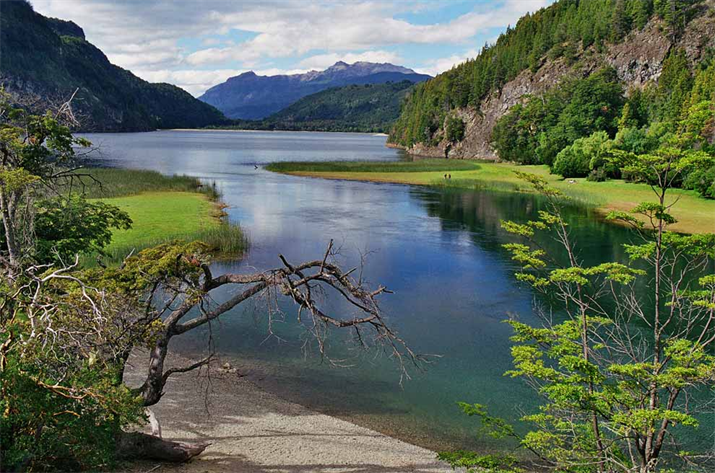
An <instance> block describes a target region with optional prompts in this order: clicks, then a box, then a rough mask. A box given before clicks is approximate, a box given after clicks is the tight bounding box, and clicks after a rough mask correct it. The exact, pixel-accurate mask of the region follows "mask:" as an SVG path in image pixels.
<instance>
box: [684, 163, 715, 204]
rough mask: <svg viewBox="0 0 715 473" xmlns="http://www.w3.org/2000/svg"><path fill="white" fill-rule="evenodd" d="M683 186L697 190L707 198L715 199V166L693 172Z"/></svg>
mask: <svg viewBox="0 0 715 473" xmlns="http://www.w3.org/2000/svg"><path fill="white" fill-rule="evenodd" d="M683 187H685V188H686V189H693V190H695V191H697V192H698V193H699V194H700V195H701V196H703V197H705V198H706V199H715V166H712V167H710V168H709V169H706V170H697V171H693V172H691V173H690V174H689V175H688V177H687V178H686V179H685V182H684V183H683Z"/></svg>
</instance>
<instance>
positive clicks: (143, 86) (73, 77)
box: [0, 0, 225, 131]
mask: <svg viewBox="0 0 715 473" xmlns="http://www.w3.org/2000/svg"><path fill="white" fill-rule="evenodd" d="M0 45H2V54H1V55H0V85H2V86H4V87H5V89H6V91H8V92H9V93H10V94H11V95H13V96H14V98H15V99H16V100H18V101H20V102H22V103H30V104H35V107H36V108H37V109H41V108H43V107H46V106H47V105H49V104H52V103H57V102H61V101H64V100H66V99H67V98H69V97H70V96H71V95H72V93H73V92H74V91H75V90H76V89H79V90H78V92H77V95H76V97H75V99H74V101H73V108H74V110H75V113H76V115H77V116H78V118H79V119H80V122H81V124H82V129H83V130H84V131H148V130H155V129H157V128H184V127H185V128H195V127H203V126H207V125H215V124H220V123H223V122H225V117H224V116H223V115H222V114H221V112H219V111H218V110H216V109H215V108H213V107H211V106H210V105H207V104H205V103H203V102H200V101H198V100H196V99H195V98H194V97H192V96H191V95H190V94H189V93H188V92H186V91H184V90H183V89H180V88H179V87H176V86H173V85H170V84H150V83H149V82H146V81H144V80H142V79H140V78H138V77H136V76H135V75H133V74H132V73H131V72H129V71H127V70H125V69H122V68H120V67H117V66H115V65H113V64H111V63H110V62H109V60H108V59H107V57H106V56H105V55H104V54H103V53H102V51H100V50H99V49H97V48H96V47H94V46H93V45H92V44H91V43H89V42H87V41H86V39H85V37H84V32H83V31H82V28H80V27H79V26H78V25H76V24H75V23H72V22H68V21H63V20H58V19H54V18H46V17H44V16H42V15H40V14H38V13H36V12H35V11H33V9H32V7H31V6H30V5H29V4H28V3H26V2H25V1H21V0H13V1H2V2H0Z"/></svg>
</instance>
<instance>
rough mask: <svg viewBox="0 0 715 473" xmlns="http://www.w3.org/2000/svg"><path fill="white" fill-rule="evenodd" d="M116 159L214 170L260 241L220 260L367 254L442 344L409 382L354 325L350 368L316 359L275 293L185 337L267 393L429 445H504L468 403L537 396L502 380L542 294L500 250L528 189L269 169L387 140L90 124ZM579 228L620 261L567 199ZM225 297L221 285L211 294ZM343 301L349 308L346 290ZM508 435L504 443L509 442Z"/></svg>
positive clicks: (395, 302) (402, 326)
mask: <svg viewBox="0 0 715 473" xmlns="http://www.w3.org/2000/svg"><path fill="white" fill-rule="evenodd" d="M88 138H89V139H90V140H92V141H93V142H94V144H95V145H99V147H100V152H99V153H96V154H95V158H96V159H98V160H100V161H102V162H103V163H104V164H106V165H112V166H119V167H128V168H143V169H152V170H156V171H160V172H162V173H165V174H188V175H192V176H196V177H199V178H201V179H205V180H207V181H214V182H216V184H217V185H218V187H219V188H220V189H221V191H222V193H223V200H224V201H225V202H226V203H227V204H228V205H230V208H229V209H228V213H229V217H230V218H231V219H232V220H234V221H237V222H240V223H241V225H242V227H243V228H244V229H245V230H246V232H247V233H248V235H249V237H250V239H251V244H252V246H251V250H250V253H249V254H248V256H247V257H246V258H244V259H243V260H242V261H238V262H234V263H221V264H217V265H215V266H216V267H215V268H214V271H215V272H216V273H219V272H222V271H234V272H237V271H239V272H247V271H256V270H264V269H268V268H272V267H279V266H280V261H279V260H278V254H284V255H285V256H286V257H287V258H288V259H289V260H291V261H294V262H299V261H304V260H312V259H316V258H320V257H322V255H323V253H324V251H325V248H326V245H327V244H328V241H329V240H330V239H334V240H335V241H336V244H337V245H339V246H340V247H341V248H342V250H341V259H342V263H343V264H344V266H345V267H351V266H357V265H359V262H360V255H361V254H368V253H369V254H368V258H367V261H366V267H365V276H366V278H367V279H368V280H369V281H372V282H374V283H375V284H377V283H380V284H384V285H385V286H387V287H388V288H390V289H391V290H393V291H394V292H395V293H394V295H389V296H386V297H385V298H384V299H383V308H384V310H385V312H386V313H388V314H389V317H390V322H391V324H392V326H393V327H394V328H395V329H396V330H397V331H398V332H399V333H400V335H401V336H402V337H403V338H404V339H406V340H408V341H409V343H410V345H411V346H412V347H413V348H414V349H415V350H416V351H418V352H420V353H429V354H437V355H441V358H438V359H436V360H435V363H434V364H432V365H430V366H428V367H427V370H426V371H425V372H414V373H413V377H412V380H410V381H408V382H406V383H404V385H403V386H402V387H401V386H400V384H399V374H398V372H397V370H396V369H395V364H394V363H393V362H392V361H391V360H389V359H387V358H386V357H384V356H379V354H377V353H375V352H370V353H363V352H360V351H358V350H354V349H351V348H350V347H351V345H350V344H346V343H344V342H345V336H344V335H345V334H341V333H334V334H332V335H331V337H330V341H331V343H330V351H329V353H330V354H331V355H332V356H333V358H335V359H341V360H344V363H343V364H347V365H350V367H348V368H336V367H334V366H332V365H331V364H330V363H327V362H321V359H320V358H319V357H318V356H317V355H316V354H315V352H314V351H310V350H308V351H307V352H306V351H305V350H304V349H303V341H304V339H305V334H304V331H303V330H302V329H301V327H300V326H299V325H298V324H297V323H296V322H295V317H294V316H295V311H294V309H293V308H292V307H291V306H290V305H289V304H286V303H285V301H283V302H279V306H280V307H281V308H282V309H283V311H284V314H285V322H283V323H277V324H276V325H275V327H274V330H275V332H276V334H277V335H279V336H280V339H279V338H277V337H272V338H266V337H267V325H266V318H265V315H264V314H265V312H266V310H265V305H264V304H262V303H256V304H251V305H250V306H248V307H242V308H238V309H236V310H235V311H234V312H233V313H230V314H226V315H225V316H224V318H223V319H222V320H221V322H220V323H218V324H214V326H213V327H211V330H210V333H209V331H208V330H206V331H204V332H203V333H201V334H191V335H186V336H185V337H187V338H186V339H185V340H181V341H179V342H178V343H177V346H178V347H179V348H181V349H183V350H188V351H201V350H204V349H205V348H206V343H207V339H208V338H209V336H210V338H211V340H212V341H214V342H215V343H216V346H217V348H218V350H219V351H220V352H221V353H223V354H225V355H227V356H231V357H235V359H236V360H238V361H236V364H237V365H238V366H239V367H241V368H242V369H244V370H246V371H247V372H248V374H249V376H251V378H252V379H254V380H255V381H256V382H258V383H259V384H261V385H262V386H264V387H266V388H267V389H269V390H274V391H276V392H278V393H280V394H281V395H283V396H285V397H287V398H289V399H292V400H296V401H299V402H301V403H303V404H306V405H308V406H310V407H313V408H316V409H319V410H322V411H324V412H327V413H330V414H334V415H340V416H345V417H349V418H350V419H352V420H354V421H356V422H358V423H362V424H366V425H369V426H371V427H373V428H376V429H379V430H382V431H384V432H387V433H390V434H392V435H395V436H398V437H401V438H405V439H409V440H411V441H413V442H415V443H418V444H421V445H425V446H428V447H432V448H436V449H440V448H455V447H465V448H466V447H468V448H478V449H482V450H488V449H491V448H494V447H496V445H495V444H494V443H492V442H493V441H492V440H490V439H489V438H488V437H485V436H482V435H479V434H478V433H477V429H476V425H475V423H474V421H473V420H471V419H469V418H466V417H465V416H463V415H461V413H460V411H459V409H458V408H457V406H456V402H457V401H466V402H478V403H483V404H488V405H490V406H492V410H493V412H494V413H495V414H497V415H502V416H505V417H507V418H509V419H512V420H513V419H515V418H517V417H518V416H519V413H520V411H521V410H522V409H528V408H529V407H530V406H532V405H533V403H534V395H533V393H532V392H531V391H530V390H529V389H528V388H526V387H525V386H524V385H522V384H521V382H520V381H518V380H513V379H511V378H506V377H504V376H503V373H504V371H506V370H508V369H509V368H510V367H511V364H510V356H509V347H510V343H509V339H508V337H509V335H510V330H509V327H508V326H507V325H506V324H504V323H503V321H504V320H505V319H506V318H507V317H508V316H509V315H512V316H518V317H520V318H521V319H522V320H524V321H527V322H536V320H535V316H534V314H533V313H532V301H533V294H532V293H531V292H530V290H529V289H528V288H526V287H524V286H521V285H519V284H517V283H516V282H515V280H514V278H513V276H512V273H513V272H514V269H515V268H514V265H513V264H512V262H511V261H510V260H509V257H508V255H507V254H506V253H505V252H504V251H503V250H502V249H501V244H503V243H504V242H506V241H508V237H507V236H506V235H505V233H504V232H503V231H502V230H501V229H500V220H503V219H514V220H518V221H524V220H527V219H528V218H530V217H533V216H534V215H535V214H536V212H537V211H538V210H539V207H540V202H539V200H538V199H535V198H534V197H533V196H526V195H517V194H507V193H490V192H476V191H455V190H448V191H442V190H437V189H431V188H421V187H411V186H401V185H391V184H373V183H359V182H345V181H330V180H322V179H309V178H300V177H291V176H283V175H279V174H273V173H270V172H267V171H265V170H263V169H262V167H261V165H262V164H265V163H269V162H273V161H281V160H291V161H295V160H310V161H315V160H357V159H359V160H397V159H404V157H402V156H401V155H400V154H399V153H398V152H397V151H395V150H391V149H389V148H386V147H385V138H384V137H381V136H371V135H357V134H335V133H331V134H321V133H288V132H241V133H236V132H169V131H166V132H155V133H144V134H120V135H88ZM568 219H569V220H570V224H571V226H572V231H573V233H574V236H575V237H576V238H577V240H578V241H579V242H580V246H581V248H583V249H584V251H583V253H582V254H581V256H582V257H583V258H584V259H585V260H586V261H587V262H590V263H596V262H599V261H609V260H619V261H623V260H624V254H623V250H622V249H621V244H623V243H624V242H627V241H628V240H629V234H628V232H627V231H626V230H624V229H622V228H619V227H616V226H612V225H608V224H605V223H603V222H601V221H599V219H598V218H596V216H595V215H593V214H592V212H591V211H590V210H589V209H586V208H577V207H574V208H572V209H569V212H568ZM216 297H217V299H219V300H220V299H221V298H223V297H226V294H225V293H223V294H218V295H216ZM325 304H326V307H328V308H330V309H332V310H347V308H346V307H345V306H343V305H341V304H340V302H338V301H335V300H327V301H325ZM499 447H501V448H503V447H504V443H503V442H501V443H500V444H499Z"/></svg>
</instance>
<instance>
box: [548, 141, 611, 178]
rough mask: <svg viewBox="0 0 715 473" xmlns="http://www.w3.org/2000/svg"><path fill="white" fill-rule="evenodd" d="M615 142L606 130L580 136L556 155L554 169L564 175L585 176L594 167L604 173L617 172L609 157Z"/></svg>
mask: <svg viewBox="0 0 715 473" xmlns="http://www.w3.org/2000/svg"><path fill="white" fill-rule="evenodd" d="M612 147H613V142H612V141H611V140H609V139H608V134H607V133H606V132H604V131H597V132H596V133H594V134H592V135H591V136H589V137H588V138H580V139H578V140H576V141H574V143H573V144H572V145H571V146H567V147H566V148H564V149H563V150H561V152H560V153H559V154H558V155H557V156H556V160H555V161H554V165H553V167H552V171H553V172H554V173H556V174H561V175H562V176H563V177H585V176H587V175H588V174H589V172H590V171H592V170H594V169H603V173H604V174H609V173H611V174H612V173H616V172H617V170H616V169H609V168H610V167H611V166H610V165H609V163H608V160H607V158H608V157H609V155H610V152H611V149H612Z"/></svg>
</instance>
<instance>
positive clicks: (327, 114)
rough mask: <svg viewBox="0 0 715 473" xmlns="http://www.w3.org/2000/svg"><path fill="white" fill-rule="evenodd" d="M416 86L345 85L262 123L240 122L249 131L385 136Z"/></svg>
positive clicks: (300, 102)
mask: <svg viewBox="0 0 715 473" xmlns="http://www.w3.org/2000/svg"><path fill="white" fill-rule="evenodd" d="M414 85H415V84H414V83H413V82H410V81H407V80H405V81H402V82H388V83H385V84H365V85H346V86H344V87H335V88H332V89H327V90H324V91H322V92H318V93H316V94H312V95H308V96H306V97H303V98H302V99H300V100H298V101H297V102H295V103H294V104H293V105H290V106H289V107H287V108H285V109H283V110H281V111H280V112H278V113H275V114H273V115H271V116H270V117H268V118H265V119H263V120H260V121H259V120H254V121H250V120H240V121H238V122H237V124H236V126H235V127H236V128H240V129H244V130H245V129H249V130H290V131H342V132H361V133H386V132H387V131H389V130H390V127H392V124H393V123H394V122H395V120H396V119H397V117H399V116H400V105H401V103H402V101H403V100H404V99H405V97H406V96H407V94H408V92H409V91H410V89H412V87H414Z"/></svg>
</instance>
